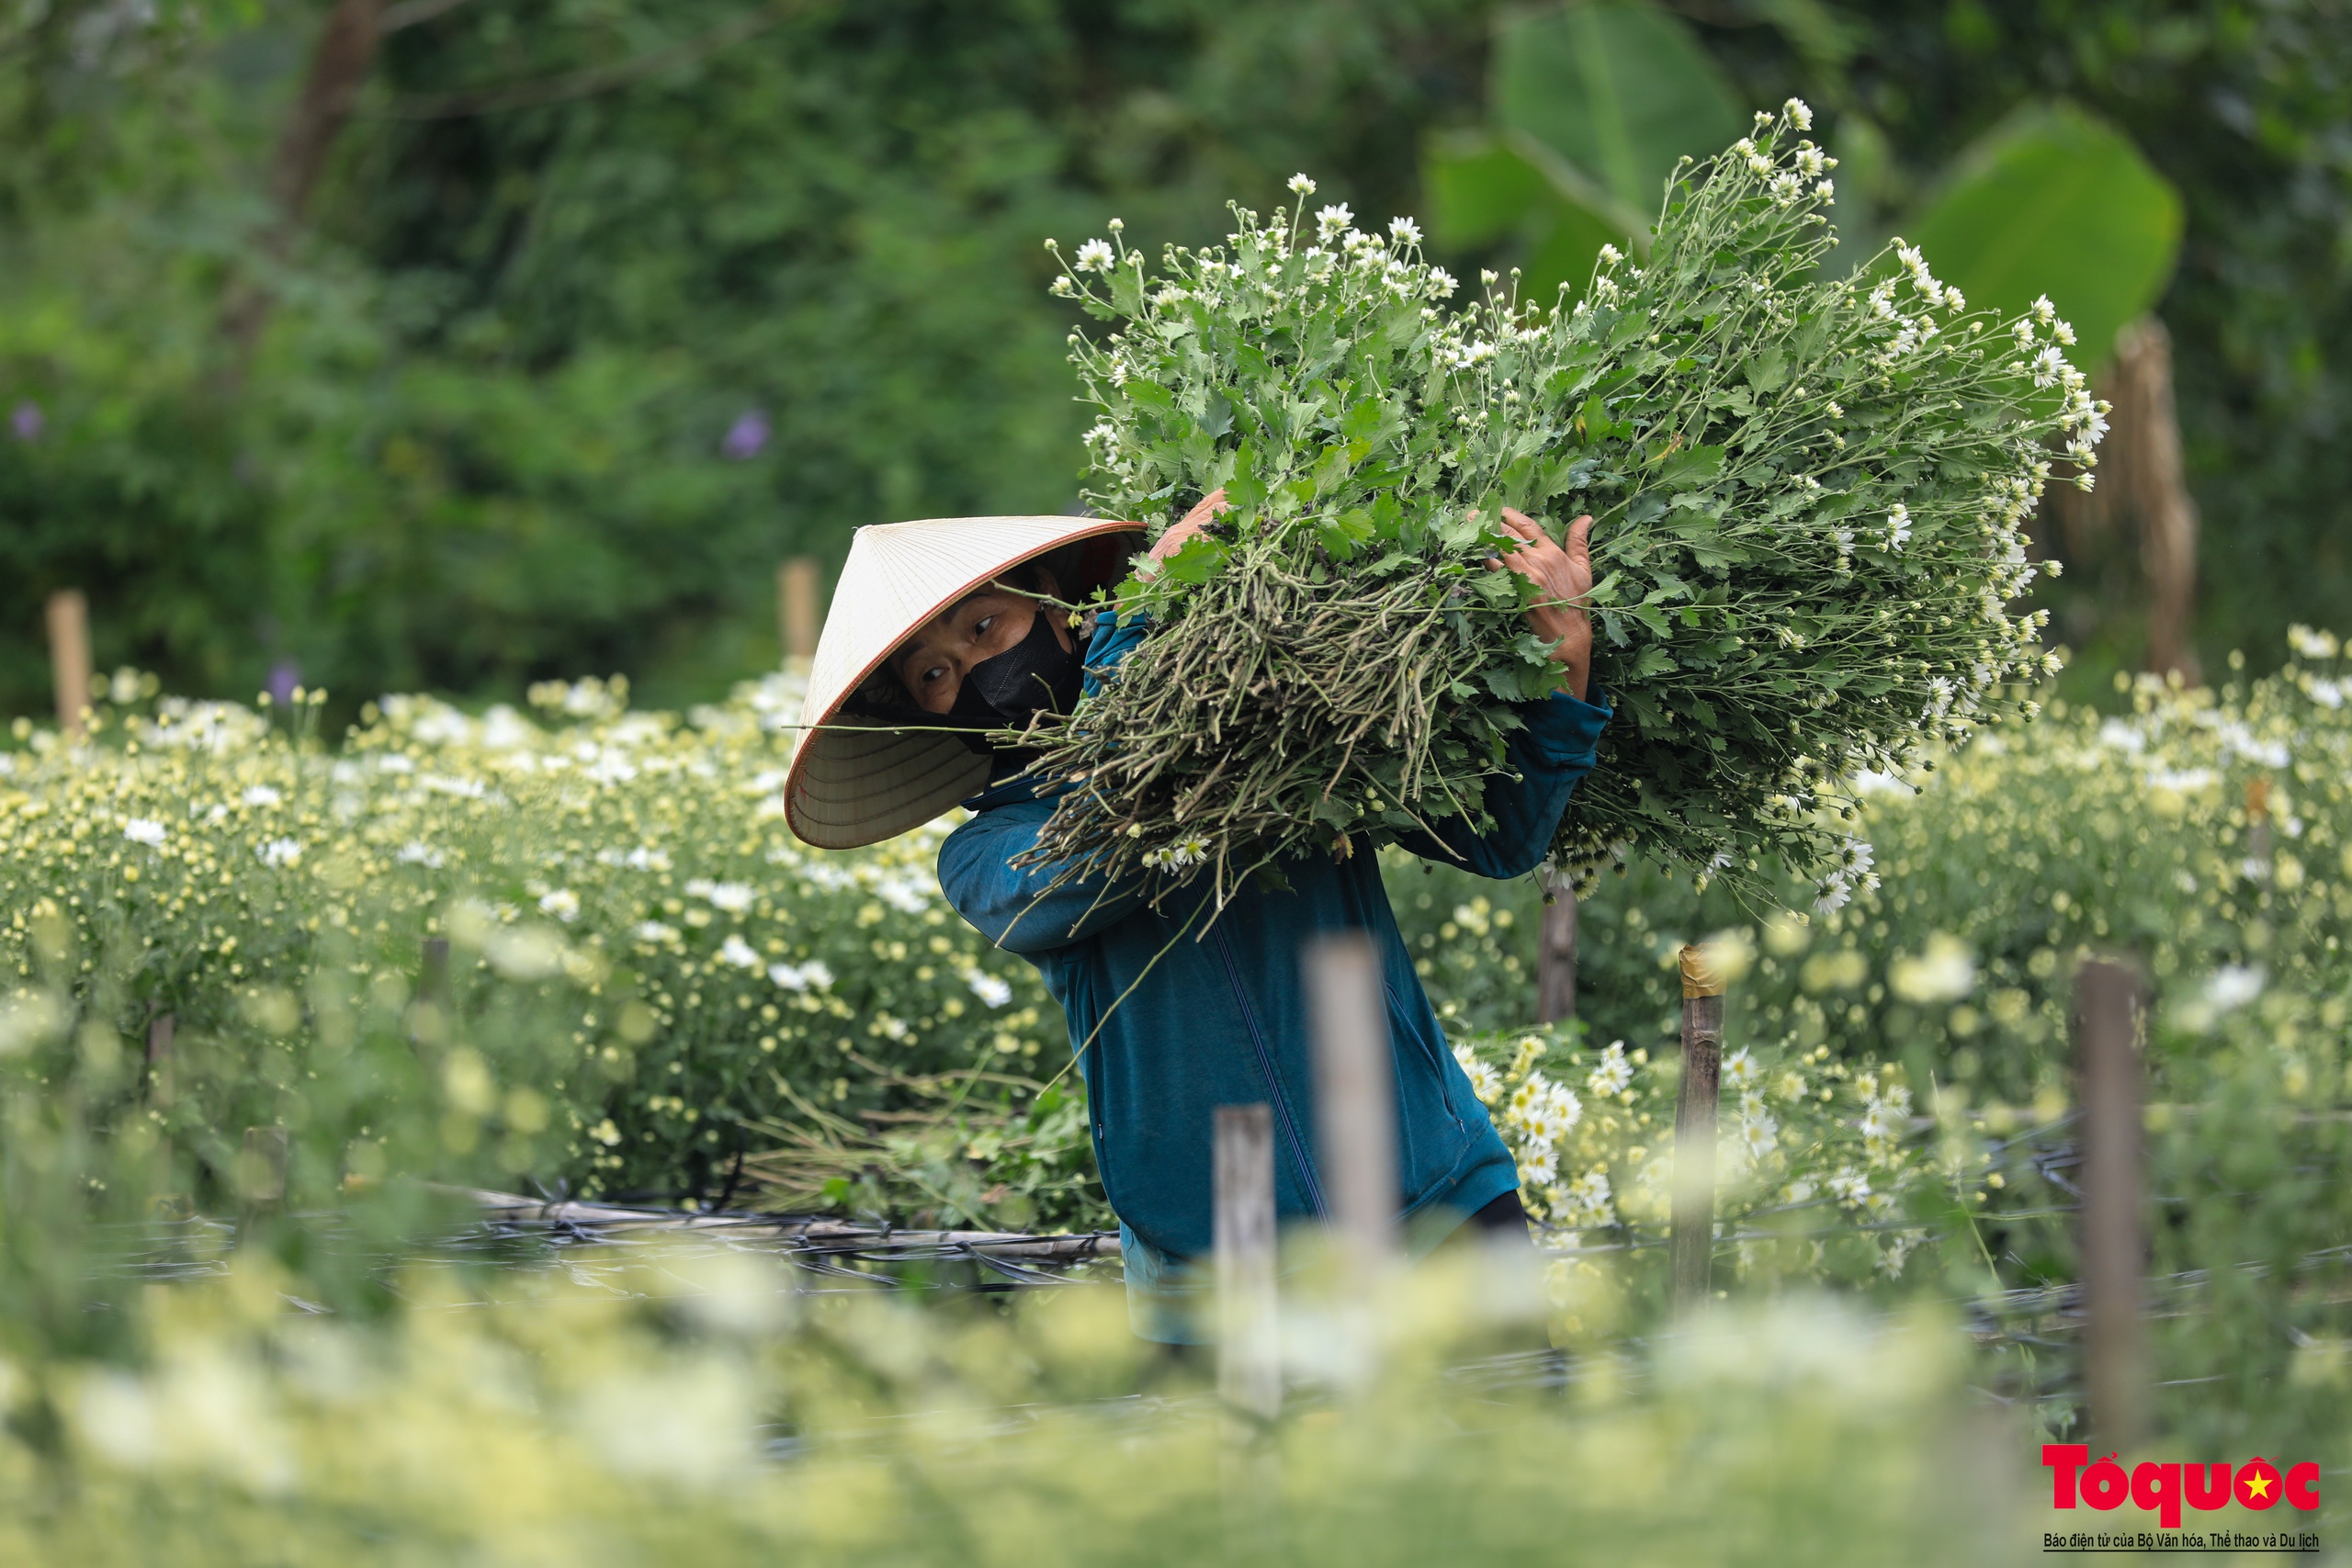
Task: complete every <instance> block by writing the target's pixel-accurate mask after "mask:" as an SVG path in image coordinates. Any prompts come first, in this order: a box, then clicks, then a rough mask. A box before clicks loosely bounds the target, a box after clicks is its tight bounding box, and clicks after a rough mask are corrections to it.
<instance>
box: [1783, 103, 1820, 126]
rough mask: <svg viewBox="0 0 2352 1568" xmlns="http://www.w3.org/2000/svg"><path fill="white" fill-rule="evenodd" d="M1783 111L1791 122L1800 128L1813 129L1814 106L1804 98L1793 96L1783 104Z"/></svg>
mask: <svg viewBox="0 0 2352 1568" xmlns="http://www.w3.org/2000/svg"><path fill="white" fill-rule="evenodd" d="M1781 113H1782V114H1785V115H1787V116H1788V117H1789V123H1790V124H1791V125H1793V126H1795V127H1796V128H1797V129H1798V130H1812V129H1813V106H1812V105H1810V104H1808V103H1806V102H1805V101H1804V99H1803V98H1791V99H1790V100H1789V101H1788V102H1787V103H1785V104H1782V105H1781Z"/></svg>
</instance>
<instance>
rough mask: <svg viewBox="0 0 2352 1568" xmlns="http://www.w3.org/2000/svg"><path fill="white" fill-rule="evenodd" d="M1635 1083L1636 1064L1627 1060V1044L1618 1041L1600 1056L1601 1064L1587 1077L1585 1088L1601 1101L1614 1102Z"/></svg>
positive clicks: (1612, 1043)
mask: <svg viewBox="0 0 2352 1568" xmlns="http://www.w3.org/2000/svg"><path fill="white" fill-rule="evenodd" d="M1633 1081H1634V1064H1633V1063H1632V1062H1630V1061H1628V1060H1627V1059H1626V1056H1625V1043H1624V1042H1623V1040H1618V1041H1613V1042H1611V1044H1610V1046H1609V1049H1608V1050H1606V1051H1603V1052H1602V1053H1601V1054H1600V1064H1599V1065H1598V1066H1595V1067H1594V1068H1593V1069H1592V1071H1591V1072H1590V1073H1589V1074H1588V1075H1587V1076H1586V1077H1585V1080H1584V1086H1585V1088H1586V1089H1589V1090H1590V1091H1591V1092H1592V1093H1593V1094H1594V1095H1595V1096H1597V1097H1598V1098H1600V1099H1602V1100H1613V1099H1615V1098H1616V1097H1617V1096H1618V1095H1621V1094H1623V1093H1624V1092H1625V1089H1626V1088H1627V1086H1628V1085H1630V1084H1632V1083H1633Z"/></svg>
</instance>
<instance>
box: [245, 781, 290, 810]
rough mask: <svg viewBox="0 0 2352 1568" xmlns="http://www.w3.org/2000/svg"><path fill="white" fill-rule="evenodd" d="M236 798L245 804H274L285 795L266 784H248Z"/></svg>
mask: <svg viewBox="0 0 2352 1568" xmlns="http://www.w3.org/2000/svg"><path fill="white" fill-rule="evenodd" d="M238 798H239V799H241V800H243V802H244V803H245V804H246V805H247V806H276V805H277V804H278V803H279V802H280V801H282V800H284V799H285V798H286V797H285V796H284V795H280V794H278V793H277V791H276V790H274V789H272V788H270V787H269V786H268V785H267V784H248V785H246V786H245V793H244V794H243V795H240V796H239V797H238Z"/></svg>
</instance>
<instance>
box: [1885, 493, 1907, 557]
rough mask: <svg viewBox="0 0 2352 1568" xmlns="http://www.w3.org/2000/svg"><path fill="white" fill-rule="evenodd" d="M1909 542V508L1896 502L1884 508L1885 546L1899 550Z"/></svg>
mask: <svg viewBox="0 0 2352 1568" xmlns="http://www.w3.org/2000/svg"><path fill="white" fill-rule="evenodd" d="M1910 542H1911V509H1910V508H1909V507H1907V506H1905V505H1904V504H1903V503H1902V502H1899V501H1898V502H1895V503H1894V505H1893V506H1890V507H1888V508H1887V509H1886V547H1887V548H1888V549H1890V550H1899V549H1901V548H1902V547H1904V546H1905V545H1907V544H1909V543H1910Z"/></svg>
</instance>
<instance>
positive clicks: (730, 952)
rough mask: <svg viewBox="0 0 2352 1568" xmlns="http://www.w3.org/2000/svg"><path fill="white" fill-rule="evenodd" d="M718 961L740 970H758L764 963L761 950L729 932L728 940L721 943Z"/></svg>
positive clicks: (734, 933)
mask: <svg viewBox="0 0 2352 1568" xmlns="http://www.w3.org/2000/svg"><path fill="white" fill-rule="evenodd" d="M718 961H719V962H720V963H721V964H733V965H734V966H735V967H736V968H738V969H757V968H759V967H760V965H761V962H762V961H761V958H760V953H759V950H758V949H757V948H755V947H753V946H752V944H751V943H750V942H745V941H744V940H743V938H742V936H741V934H740V933H738V932H734V931H729V933H728V936H727V940H726V941H725V942H721V943H719V946H718Z"/></svg>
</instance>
